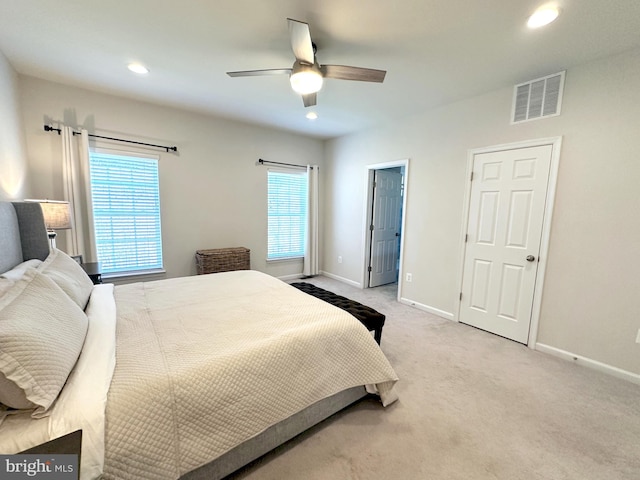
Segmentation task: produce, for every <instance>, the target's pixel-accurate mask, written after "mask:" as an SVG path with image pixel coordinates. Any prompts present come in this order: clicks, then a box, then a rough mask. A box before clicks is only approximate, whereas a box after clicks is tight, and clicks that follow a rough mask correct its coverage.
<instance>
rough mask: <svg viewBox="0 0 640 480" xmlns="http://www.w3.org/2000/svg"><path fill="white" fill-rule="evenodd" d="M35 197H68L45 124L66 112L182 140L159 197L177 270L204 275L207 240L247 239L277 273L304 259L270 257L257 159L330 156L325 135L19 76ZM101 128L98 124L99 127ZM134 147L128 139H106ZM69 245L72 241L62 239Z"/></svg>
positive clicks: (171, 270)
mask: <svg viewBox="0 0 640 480" xmlns="http://www.w3.org/2000/svg"><path fill="white" fill-rule="evenodd" d="M20 85H21V92H22V98H21V104H22V112H23V117H24V125H25V132H26V141H27V146H28V150H27V151H28V159H29V174H30V179H31V185H32V195H33V196H34V197H38V198H51V199H61V198H62V178H61V175H62V174H61V170H62V163H61V143H60V137H59V136H58V135H56V134H54V133H46V132H44V131H43V123H44V122H45V121H47V122H48V121H49V120H54V121H60V120H64V121H65V123H66V124H68V125H72V126H76V125H78V126H85V127H87V128H88V129H89V131H90V133H96V134H98V135H105V136H114V137H125V138H131V139H133V140H138V141H142V142H148V143H160V144H170V145H177V146H178V150H179V154H178V155H175V154H172V153H165V152H163V151H154V152H153V153H157V154H159V155H160V202H161V210H162V239H163V250H164V262H165V268H166V271H167V276H168V277H176V276H182V275H190V274H194V273H195V262H194V253H195V251H196V250H197V249H201V248H220V247H231V246H244V247H247V248H249V249H251V266H252V268H253V269H256V270H261V271H264V272H267V273H270V274H272V275H274V276H288V275H295V274H300V273H301V272H302V262H301V261H290V262H277V263H269V264H267V262H266V260H265V259H266V245H267V220H266V208H267V207H266V195H267V190H266V175H267V173H266V172H267V169H266V167H264V166H256V165H255V163H256V161H257V160H258V158H264V159H267V160H273V161H279V162H287V163H297V164H306V163H312V164H322V162H323V143H322V142H321V141H320V140H316V139H311V138H306V137H303V136H300V135H294V134H290V133H286V132H282V131H278V130H272V129H267V128H264V127H259V126H252V125H248V124H243V123H238V122H233V121H229V120H226V119H222V118H216V117H211V116H205V115H200V114H195V113H191V112H187V111H181V110H177V109H172V108H167V107H162V106H156V105H152V104H148V103H143V102H137V101H134V100H129V99H125V98H120V97H114V96H110V95H104V94H99V93H95V92H90V91H87V90H82V89H78V88H73V87H69V86H64V85H60V84H56V83H52V82H48V81H43V80H40V79H36V78H32V77H20ZM94 126H95V129H94ZM106 145H110V146H111V147H113V148H118V149H123V148H125V149H128V148H130V147H127V146H124V144H114V143H110V144H107V143H105V142H101V143H100V144H99V146H102V147H104V146H106ZM62 246H64V244H62Z"/></svg>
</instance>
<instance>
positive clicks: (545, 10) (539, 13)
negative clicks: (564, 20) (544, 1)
mask: <svg viewBox="0 0 640 480" xmlns="http://www.w3.org/2000/svg"><path fill="white" fill-rule="evenodd" d="M558 15H560V10H559V9H558V7H556V6H555V5H545V6H542V7H540V8H538V9H537V10H536V11H535V12H534V13H533V15H531V16H530V17H529V20H528V21H527V27H529V28H540V27H544V26H545V25H549V24H550V23H551V22H553V21H554V20H555V19H556V18H558Z"/></svg>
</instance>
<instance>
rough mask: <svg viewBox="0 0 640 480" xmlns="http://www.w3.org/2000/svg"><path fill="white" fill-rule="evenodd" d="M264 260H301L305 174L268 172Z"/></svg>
mask: <svg viewBox="0 0 640 480" xmlns="http://www.w3.org/2000/svg"><path fill="white" fill-rule="evenodd" d="M267 179H268V181H267V191H268V199H267V201H268V208H267V212H268V215H267V216H268V245H267V260H279V259H286V258H297V257H304V249H305V237H306V231H307V173H306V172H282V171H276V170H269V171H268V172H267Z"/></svg>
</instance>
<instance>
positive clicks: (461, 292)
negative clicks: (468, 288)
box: [460, 292, 462, 300]
mask: <svg viewBox="0 0 640 480" xmlns="http://www.w3.org/2000/svg"><path fill="white" fill-rule="evenodd" d="M460 300H462V292H460Z"/></svg>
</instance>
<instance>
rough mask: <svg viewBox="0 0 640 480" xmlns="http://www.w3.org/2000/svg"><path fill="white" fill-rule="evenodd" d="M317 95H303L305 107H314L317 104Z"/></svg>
mask: <svg viewBox="0 0 640 480" xmlns="http://www.w3.org/2000/svg"><path fill="white" fill-rule="evenodd" d="M317 96H318V94H317V93H308V94H306V95H302V102H303V103H304V106H305V107H313V106H314V105H315V104H316V100H317Z"/></svg>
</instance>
